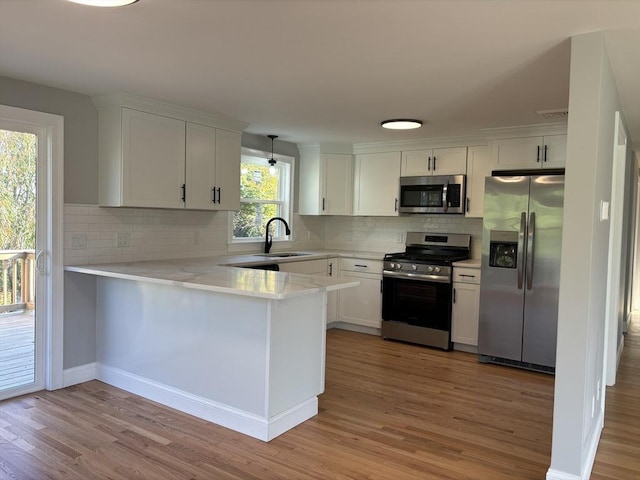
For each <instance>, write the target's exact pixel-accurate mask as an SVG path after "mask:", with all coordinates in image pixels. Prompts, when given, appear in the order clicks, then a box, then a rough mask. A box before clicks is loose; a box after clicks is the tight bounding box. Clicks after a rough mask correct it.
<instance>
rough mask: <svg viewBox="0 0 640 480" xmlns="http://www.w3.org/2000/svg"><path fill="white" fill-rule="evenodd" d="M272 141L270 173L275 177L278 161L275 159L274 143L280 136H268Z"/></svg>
mask: <svg viewBox="0 0 640 480" xmlns="http://www.w3.org/2000/svg"><path fill="white" fill-rule="evenodd" d="M267 137H269V138H270V139H271V158H270V159H269V173H270V174H271V175H275V174H276V173H277V171H278V170H277V169H276V159H275V158H273V141H274V140H275V139H276V138H278V135H267Z"/></svg>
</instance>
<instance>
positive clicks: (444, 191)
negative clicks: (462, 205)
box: [442, 183, 449, 213]
mask: <svg viewBox="0 0 640 480" xmlns="http://www.w3.org/2000/svg"><path fill="white" fill-rule="evenodd" d="M448 188H449V184H448V183H445V184H444V185H443V186H442V207H443V209H444V212H445V213H447V211H448V210H449V202H448V201H447V190H448Z"/></svg>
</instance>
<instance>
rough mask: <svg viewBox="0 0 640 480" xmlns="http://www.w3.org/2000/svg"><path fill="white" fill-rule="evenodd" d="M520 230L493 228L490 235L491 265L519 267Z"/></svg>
mask: <svg viewBox="0 0 640 480" xmlns="http://www.w3.org/2000/svg"><path fill="white" fill-rule="evenodd" d="M517 260H518V232H510V231H504V230H491V232H490V236H489V266H490V267H496V268H517Z"/></svg>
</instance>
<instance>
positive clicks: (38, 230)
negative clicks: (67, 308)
mask: <svg viewBox="0 0 640 480" xmlns="http://www.w3.org/2000/svg"><path fill="white" fill-rule="evenodd" d="M62 135H63V119H62V117H59V116H57V115H51V114H46V113H41V112H34V111H30V110H24V109H20V108H14V107H7V106H4V105H0V171H1V174H2V176H3V182H2V185H1V186H0V209H1V210H2V218H1V219H0V400H2V399H5V398H10V397H13V396H17V395H22V394H25V393H29V392H33V391H37V390H42V389H43V388H47V389H50V390H52V389H55V388H60V387H61V386H62V265H63V262H62V141H63V136H62Z"/></svg>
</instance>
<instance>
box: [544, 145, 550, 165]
mask: <svg viewBox="0 0 640 480" xmlns="http://www.w3.org/2000/svg"><path fill="white" fill-rule="evenodd" d="M547 150H549V145H545V146H544V162H545V163H547Z"/></svg>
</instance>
